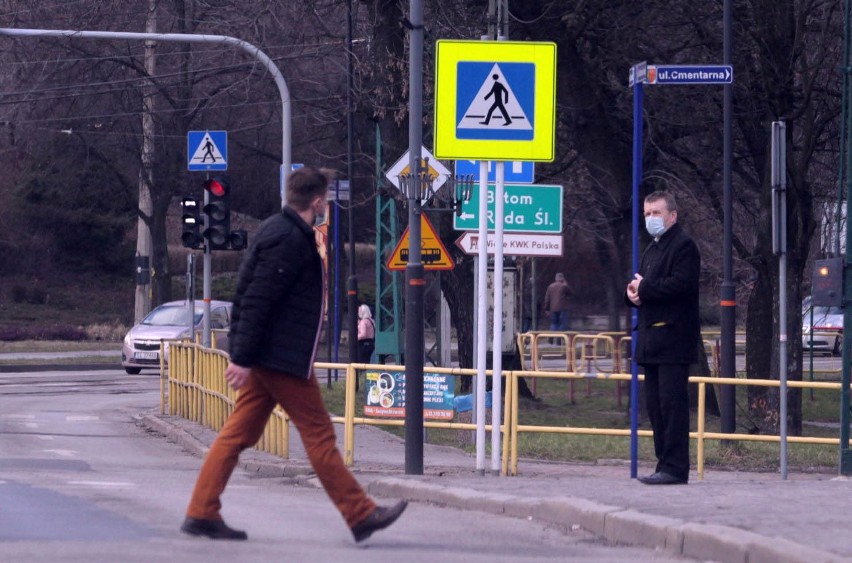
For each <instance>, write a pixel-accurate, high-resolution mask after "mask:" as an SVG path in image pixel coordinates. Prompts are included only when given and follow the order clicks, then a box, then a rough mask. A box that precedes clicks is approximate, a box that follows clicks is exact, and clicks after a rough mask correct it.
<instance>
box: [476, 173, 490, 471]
mask: <svg viewBox="0 0 852 563" xmlns="http://www.w3.org/2000/svg"><path fill="white" fill-rule="evenodd" d="M479 240H488V163H487V162H485V161H482V162H480V163H479ZM487 246H488V245H487V244H484V245H481V246H480V247H479V255H478V257H477V264H476V265H477V272H478V276H477V284H476V297H477V302H476V305H477V308H476V470H477V471H479V473H480V475H482V474H484V473H485V387H486V381H485V377H486V375H485V361H486V356H487V354H488V346H487V345H486V339H487V338H488V328H487V327H488V248H487ZM491 404H492V407H493V405H494V402H493V401H492V403H491Z"/></svg>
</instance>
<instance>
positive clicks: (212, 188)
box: [204, 180, 227, 197]
mask: <svg viewBox="0 0 852 563" xmlns="http://www.w3.org/2000/svg"><path fill="white" fill-rule="evenodd" d="M204 189H205V190H207V191H208V192H210V193H211V194H213V195H215V196H216V197H222V196H224V195H225V193H226V192H227V190H226V189H225V185H224V184H222V183H221V182H219V181H218V180H207V181H206V182H204Z"/></svg>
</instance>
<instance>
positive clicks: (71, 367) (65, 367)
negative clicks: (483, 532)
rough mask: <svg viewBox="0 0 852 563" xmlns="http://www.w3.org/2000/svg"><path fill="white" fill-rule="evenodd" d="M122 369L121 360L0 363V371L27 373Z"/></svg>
mask: <svg viewBox="0 0 852 563" xmlns="http://www.w3.org/2000/svg"><path fill="white" fill-rule="evenodd" d="M95 370H124V368H123V367H122V366H121V362H118V363H116V364H109V363H103V364H60V363H52V364H0V373H29V372H33V371H95Z"/></svg>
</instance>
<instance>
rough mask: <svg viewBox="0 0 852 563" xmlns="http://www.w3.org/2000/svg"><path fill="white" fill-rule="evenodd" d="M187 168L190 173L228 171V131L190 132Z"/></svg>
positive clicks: (187, 147) (187, 140)
mask: <svg viewBox="0 0 852 563" xmlns="http://www.w3.org/2000/svg"><path fill="white" fill-rule="evenodd" d="M186 168H187V170H189V171H206V170H227V169H228V132H227V131H188V132H187V135H186Z"/></svg>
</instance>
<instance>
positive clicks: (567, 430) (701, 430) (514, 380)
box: [504, 371, 852, 480]
mask: <svg viewBox="0 0 852 563" xmlns="http://www.w3.org/2000/svg"><path fill="white" fill-rule="evenodd" d="M504 373H505V374H506V376H507V387H509V388H510V389H511V390H512V393H511V398H510V399H508V398H507V405H509V406H508V408H507V411H508V412H507V417H508V418H509V420H510V424H509V444H510V448H511V451H510V454H509V457H510V460H509V474H511V475H517V474H518V442H519V440H518V436H519V434H520V433H521V432H539V433H558V434H579V435H589V436H630V429H617V428H581V427H572V426H532V425H524V424H521V423H520V415H519V412H518V410H519V407H518V379H519V378H521V377H532V378H546V379H568V380H573V379H586V378H588V377H589V375H588V374H578V373H566V372H548V371H511V372H504ZM631 377H632V376H631V375H630V374H629V373H613V374H606V373H597V374H595V375H594V379H603V380H610V381H615V382H616V384H618V382H620V381H630V379H631ZM643 380H644V375H642V374H639V381H643ZM689 381H690V383H696V384H697V385H698V415H697V429H696V431H695V432H690V433H689V437H690V438H691V439H695V440H696V470H697V473H698V478H699V480H703V479H704V465H705V458H704V443H705V441H706V440H740V441H752V442H778V443H780V442H781V437H780V436H778V435H768V434H762V435H755V434H726V433H721V432H707V431H706V430H705V419H706V407H705V402H706V396H707V385H708V384H710V385H753V386H758V387H779V386H780V382H778V381H775V380H771V379H739V378H719V377H690V378H689ZM787 386H788V387H792V388H796V387H798V388H803V389H808V388H811V389H836V390H838V391H839V390H840V387H841V384H840V383H836V382H835V383H831V382H812V381H788V382H787ZM850 387H852V386H850ZM637 434H638V435H639V436H643V437H651V436H652V435H653V434H652V433H651V431H649V430H639V431H637ZM787 442H788V443H795V444H828V445H839V444H840V439H839V438H819V437H810V436H788V437H787ZM850 445H852V439H850Z"/></svg>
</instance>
